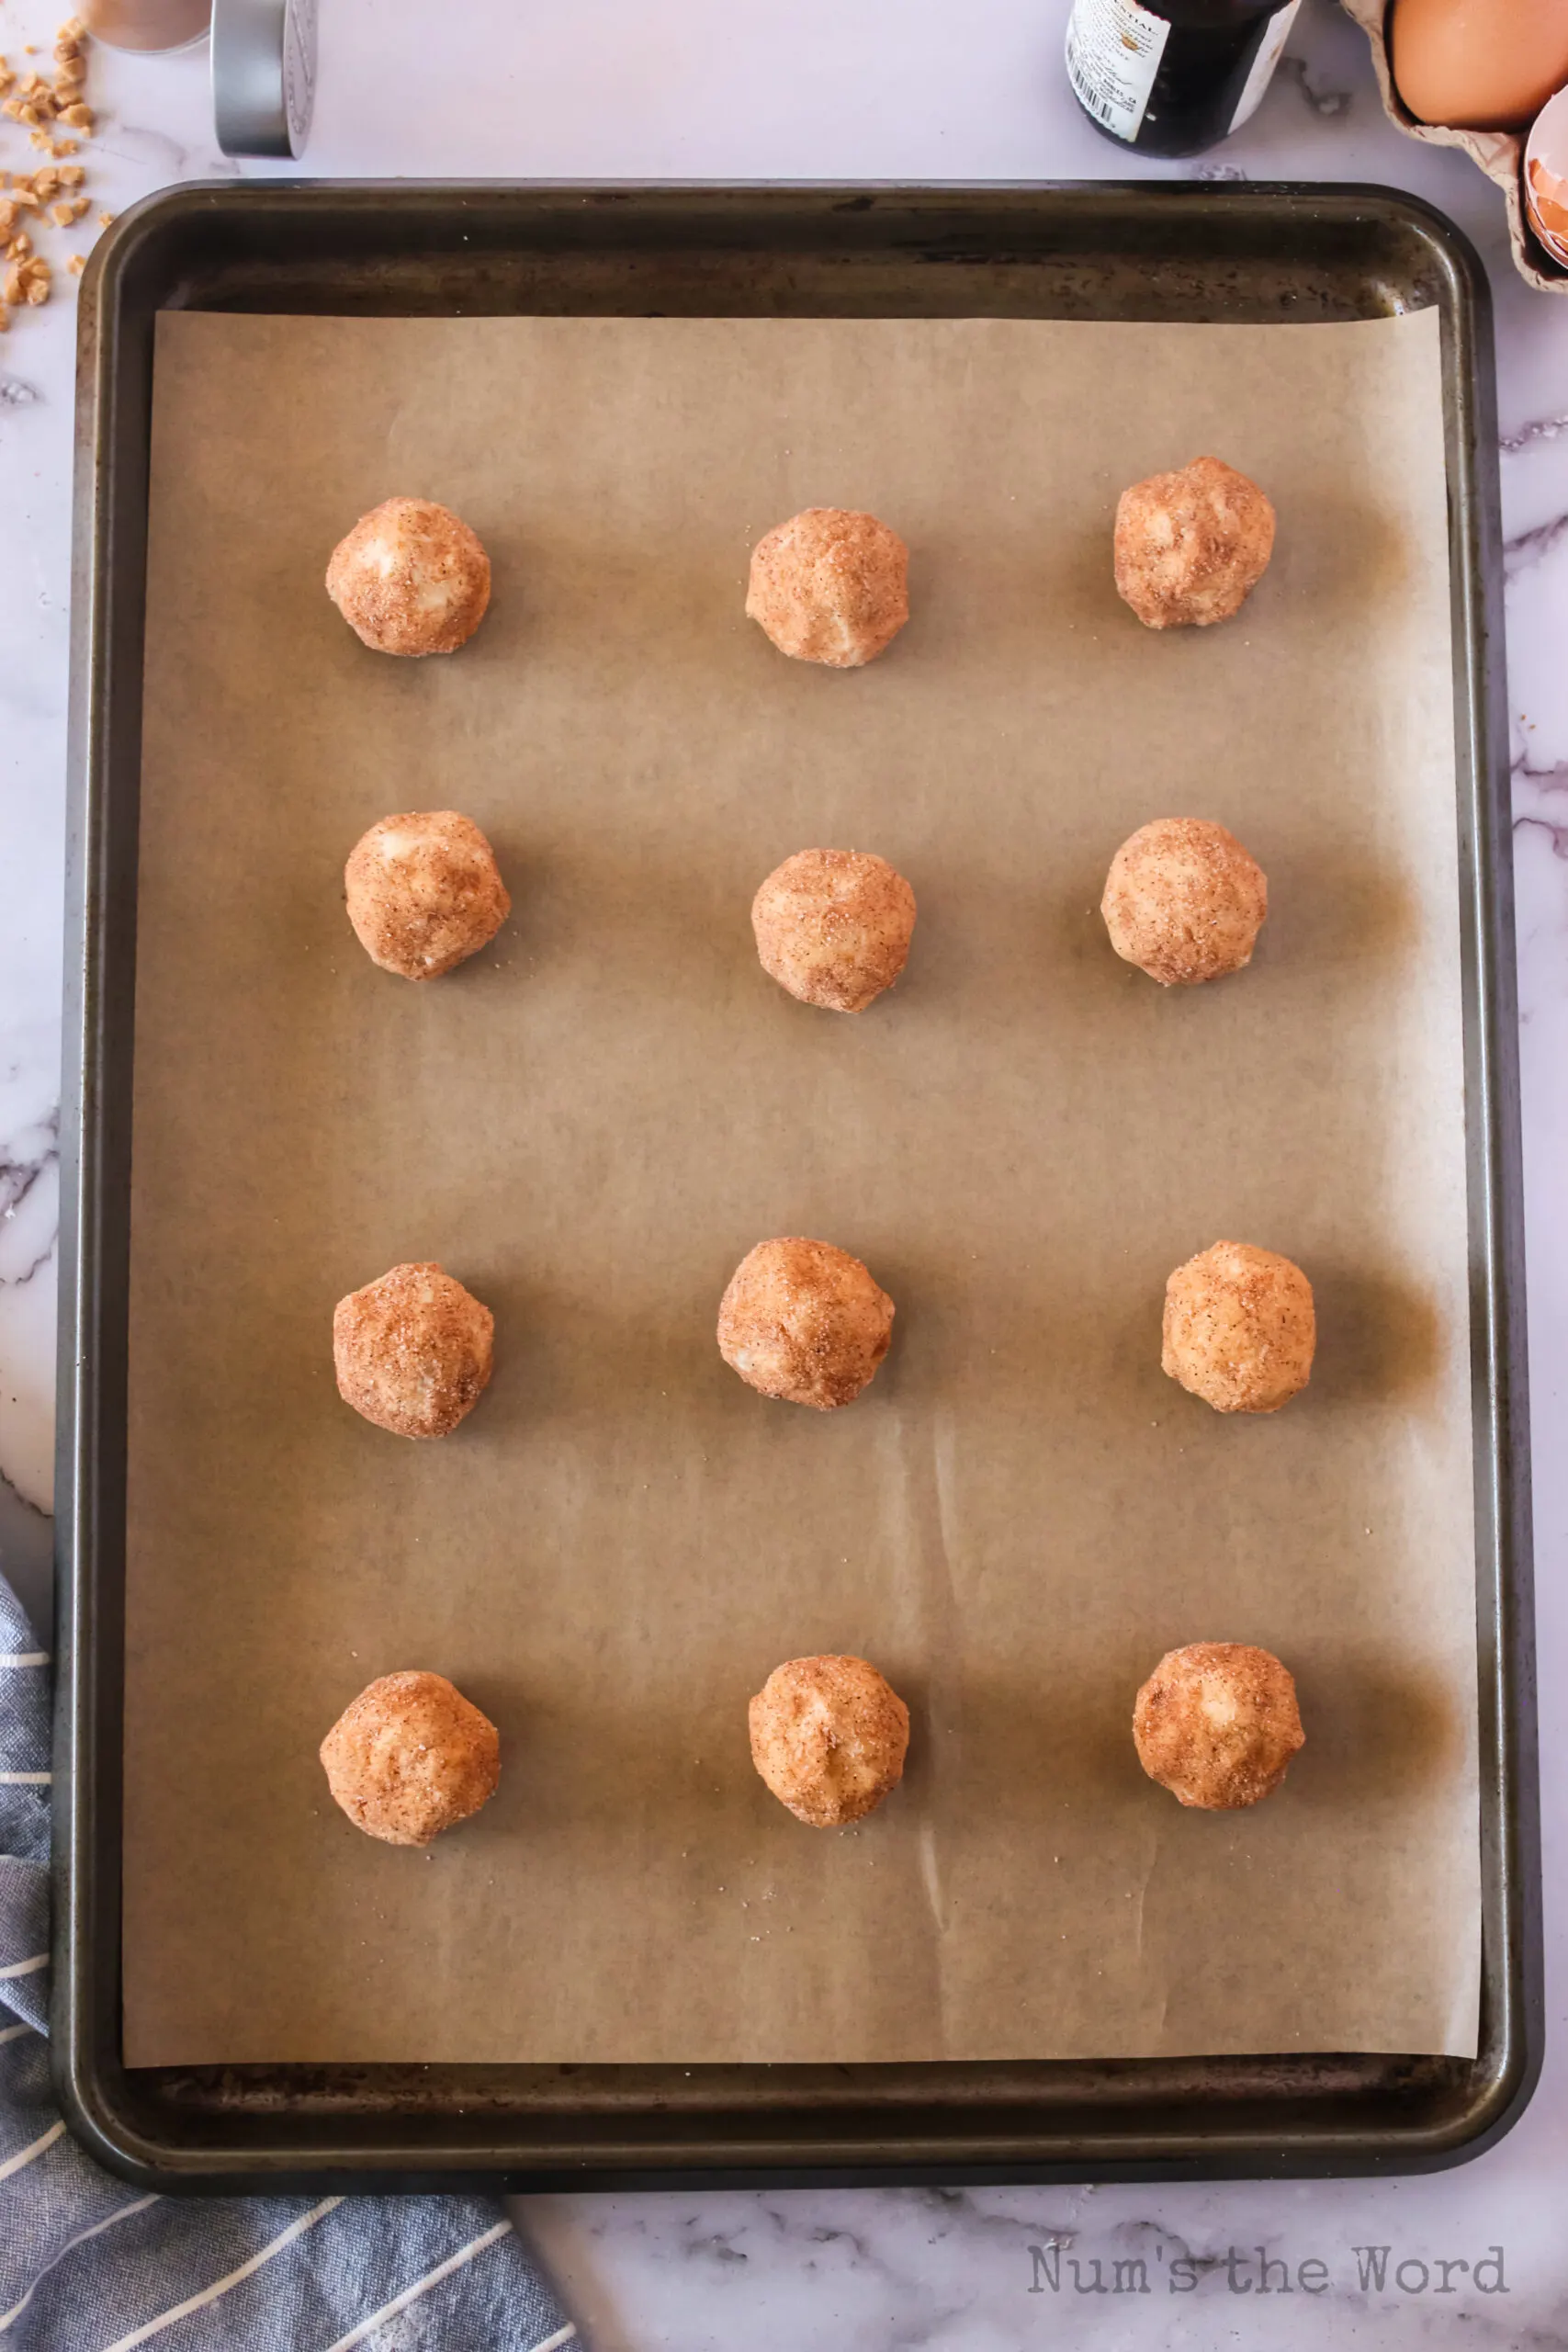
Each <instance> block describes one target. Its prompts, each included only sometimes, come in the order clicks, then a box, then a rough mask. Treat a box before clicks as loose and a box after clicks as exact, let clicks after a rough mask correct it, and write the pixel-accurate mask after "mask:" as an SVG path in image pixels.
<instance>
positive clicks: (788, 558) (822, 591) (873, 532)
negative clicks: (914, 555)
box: [746, 506, 909, 670]
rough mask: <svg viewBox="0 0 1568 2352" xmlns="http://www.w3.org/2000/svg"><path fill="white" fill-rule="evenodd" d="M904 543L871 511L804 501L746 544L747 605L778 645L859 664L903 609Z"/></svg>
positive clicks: (807, 656)
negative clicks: (861, 512) (785, 519)
mask: <svg viewBox="0 0 1568 2352" xmlns="http://www.w3.org/2000/svg"><path fill="white" fill-rule="evenodd" d="M908 570H909V550H908V548H907V547H906V546H905V545H904V542H903V540H902V539H901V538H900V537H898V534H897V531H890V530H889V529H888V527H887V526H886V523H879V522H878V521H877V519H876V517H875V515H857V514H855V513H853V512H852V511H851V510H850V509H848V508H846V507H842V506H808V507H807V509H806V511H805V513H804V514H801V515H795V516H793V517H792V518H791V520H790V521H789V522H787V523H781V524H780V525H779V526H778V527H777V529H776V530H772V531H770V532H769V533H768V535H767V537H766V538H762V539H759V540H758V542H757V544H756V546H755V547H754V548H752V550H751V582H750V588H749V589H748V591H747V595H746V610H747V612H748V614H749V615H750V618H751V619H752V620H754V621H758V622H760V623H761V627H762V628H763V629H764V630H765V631H766V632H767V634H768V636H769V637H771V638H772V639H773V643H774V644H775V645H776V646H777V647H778V649H779V651H780V652H781V653H787V654H789V655H790V656H791V657H792V659H793V660H795V661H796V662H826V663H827V665H828V667H829V669H830V670H859V669H861V668H863V666H864V664H865V663H866V662H874V661H875V659H876V657H877V655H878V654H879V653H881V652H883V651H884V650H886V648H887V647H888V646H889V645H891V644H892V642H893V640H894V639H895V638H896V637H897V634H898V632H899V630H900V629H901V628H903V626H904V623H905V622H906V621H907V620H908V617H909V594H908Z"/></svg>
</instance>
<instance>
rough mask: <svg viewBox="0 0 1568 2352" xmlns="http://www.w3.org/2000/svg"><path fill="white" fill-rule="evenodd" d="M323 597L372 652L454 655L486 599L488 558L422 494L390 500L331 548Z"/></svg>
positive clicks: (478, 618)
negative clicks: (331, 555) (334, 607)
mask: <svg viewBox="0 0 1568 2352" xmlns="http://www.w3.org/2000/svg"><path fill="white" fill-rule="evenodd" d="M327 594H328V595H329V596H330V597H331V598H332V600H333V604H334V605H336V606H337V608H338V610H339V612H340V613H341V614H342V615H343V616H344V620H345V621H346V622H347V623H348V625H349V627H350V628H351V629H352V630H353V631H354V633H355V637H357V638H359V639H362V640H363V642H364V643H365V644H367V645H368V646H370V647H372V648H373V649H374V650H375V651H376V652H378V653H411V654H417V653H456V651H457V648H458V647H459V646H460V645H467V643H468V639H469V638H470V637H472V635H473V633H474V631H475V629H477V628H478V627H479V623H480V622H481V621H482V620H483V618H484V616H485V606H486V605H488V604H489V603H490V558H489V556H488V555H486V553H485V551H484V549H483V548H482V547H481V546H480V545H479V540H478V539H477V538H476V537H475V536H474V534H473V532H472V531H470V530H469V528H468V525H467V524H466V523H463V522H460V521H459V520H458V518H457V515H453V514H450V513H449V512H448V511H447V509H446V507H445V506H437V505H436V504H435V503H434V499H429V498H389V499H386V500H384V501H383V503H381V504H380V505H379V506H374V507H372V508H371V510H370V512H369V514H368V515H362V516H361V517H360V519H359V521H358V522H357V523H356V524H355V526H354V528H353V530H352V531H350V533H349V535H348V537H347V538H346V539H340V540H339V542H338V544H337V546H336V547H335V548H333V560H332V561H331V562H330V563H329V564H328V566H327Z"/></svg>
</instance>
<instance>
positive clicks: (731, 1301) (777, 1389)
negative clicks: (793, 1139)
mask: <svg viewBox="0 0 1568 2352" xmlns="http://www.w3.org/2000/svg"><path fill="white" fill-rule="evenodd" d="M892 1336H893V1301H892V1300H891V1299H890V1298H889V1297H888V1295H887V1294H886V1291H884V1290H879V1289H878V1288H877V1286H876V1284H875V1283H874V1282H873V1280H872V1278H871V1276H870V1275H869V1274H868V1273H867V1272H866V1270H865V1268H864V1267H863V1265H862V1264H861V1261H860V1260H859V1259H858V1258H852V1257H851V1256H850V1253H849V1251H848V1250H835V1249H834V1247H833V1245H832V1243H831V1242H830V1241H802V1240H798V1239H794V1238H785V1239H783V1240H779V1241H759V1242H758V1244H757V1247H756V1248H755V1249H754V1250H750V1251H749V1252H748V1254H747V1255H746V1256H745V1257H744V1258H742V1260H741V1261H740V1263H739V1266H737V1268H736V1269H735V1272H734V1274H733V1275H732V1276H731V1278H730V1283H729V1287H728V1290H727V1291H726V1292H725V1294H724V1296H723V1298H722V1299H721V1300H720V1302H719V1309H718V1348H719V1353H720V1354H721V1355H722V1356H723V1358H724V1361H725V1363H727V1364H728V1365H730V1366H731V1368H732V1369H733V1370H734V1371H736V1372H738V1373H739V1374H740V1377H741V1379H742V1380H744V1381H746V1382H748V1383H749V1384H750V1386H751V1387H753V1388H756V1389H759V1390H760V1391H761V1394H762V1395H763V1396H764V1397H784V1398H785V1399H786V1400H787V1401H788V1402H789V1403H790V1404H792V1405H810V1406H813V1407H814V1408H816V1410H817V1411H818V1412H819V1413H830V1412H832V1411H833V1410H834V1408H836V1407H837V1406H840V1405H848V1404H851V1403H852V1402H853V1400H854V1398H855V1397H858V1396H859V1395H860V1392H861V1390H862V1389H863V1387H864V1386H865V1385H866V1383H867V1381H868V1380H870V1379H871V1377H872V1375H873V1374H874V1372H875V1370H876V1367H877V1365H878V1364H879V1363H881V1362H882V1359H883V1357H884V1356H885V1355H886V1353H887V1347H888V1342H889V1340H891V1339H892Z"/></svg>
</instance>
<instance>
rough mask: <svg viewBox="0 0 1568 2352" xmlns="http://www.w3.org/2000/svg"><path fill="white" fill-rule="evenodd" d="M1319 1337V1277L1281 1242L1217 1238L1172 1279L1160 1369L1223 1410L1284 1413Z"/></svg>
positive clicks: (1308, 1370) (1304, 1378) (1303, 1380)
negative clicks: (1260, 1244) (1266, 1244)
mask: <svg viewBox="0 0 1568 2352" xmlns="http://www.w3.org/2000/svg"><path fill="white" fill-rule="evenodd" d="M1316 1345H1317V1319H1316V1317H1315V1316H1314V1312H1313V1303H1312V1284H1311V1283H1309V1282H1308V1280H1307V1278H1306V1276H1305V1275H1304V1274H1303V1272H1302V1270H1301V1268H1300V1267H1299V1266H1295V1265H1292V1262H1291V1261H1290V1259H1289V1258H1281V1257H1280V1254H1279V1252H1278V1251H1277V1250H1258V1249H1255V1248H1254V1247H1253V1245H1252V1244H1251V1242H1249V1241H1216V1242H1215V1243H1214V1246H1213V1249H1212V1250H1202V1251H1201V1252H1200V1254H1199V1255H1198V1256H1197V1257H1196V1258H1189V1260H1188V1261H1187V1263H1186V1264H1185V1265H1184V1266H1178V1268H1177V1270H1176V1272H1174V1273H1173V1274H1172V1275H1171V1277H1170V1280H1169V1281H1168V1283H1166V1286H1165V1332H1164V1347H1163V1350H1162V1351H1161V1355H1160V1369H1161V1370H1162V1371H1163V1372H1166V1373H1168V1374H1169V1375H1170V1377H1171V1379H1172V1380H1179V1382H1180V1383H1181V1385H1182V1386H1183V1388H1186V1389H1190V1391H1191V1393H1192V1395H1193V1396H1194V1397H1201V1398H1202V1399H1203V1401H1204V1403H1205V1404H1206V1405H1212V1406H1213V1408H1214V1410H1215V1412H1216V1413H1277V1412H1278V1411H1279V1409H1280V1406H1281V1405H1288V1404H1289V1403H1290V1401H1291V1398H1292V1397H1294V1396H1296V1395H1297V1394H1298V1393H1299V1392H1300V1391H1301V1390H1302V1389H1303V1388H1304V1387H1305V1386H1306V1385H1307V1382H1308V1381H1309V1380H1310V1379H1311V1377H1312V1359H1313V1351H1314V1349H1315V1347H1316Z"/></svg>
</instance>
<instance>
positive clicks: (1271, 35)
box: [1225, 0, 1302, 139]
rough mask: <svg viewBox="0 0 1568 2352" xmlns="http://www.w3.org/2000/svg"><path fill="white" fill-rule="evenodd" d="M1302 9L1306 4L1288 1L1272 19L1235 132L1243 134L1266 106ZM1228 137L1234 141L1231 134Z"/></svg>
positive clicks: (1239, 108) (1238, 112) (1246, 88)
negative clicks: (1266, 96) (1267, 92)
mask: <svg viewBox="0 0 1568 2352" xmlns="http://www.w3.org/2000/svg"><path fill="white" fill-rule="evenodd" d="M1301 5H1302V0H1286V6H1284V7H1283V8H1281V9H1280V13H1279V15H1278V16H1277V17H1274V18H1272V19H1271V21H1270V23H1269V29H1268V31H1267V32H1266V33H1265V34H1264V36H1263V46H1262V48H1261V49H1260V50H1259V51H1258V54H1257V56H1256V57H1255V58H1254V59H1253V61H1252V71H1251V73H1250V74H1248V75H1247V81H1246V84H1245V85H1244V87H1243V89H1242V94H1241V96H1240V98H1239V99H1238V100H1237V102H1236V109H1235V114H1233V115H1232V117H1231V130H1240V129H1241V126H1242V124H1243V123H1244V122H1250V120H1251V119H1252V117H1253V116H1254V115H1255V114H1256V113H1257V112H1258V107H1260V106H1261V105H1262V103H1263V93H1264V91H1265V90H1266V89H1267V88H1268V87H1269V83H1270V82H1271V81H1272V80H1273V79H1274V68H1275V66H1276V65H1278V63H1279V62H1280V58H1281V56H1282V55H1283V54H1284V48H1285V43H1286V42H1287V41H1288V40H1290V38H1291V27H1292V25H1293V24H1294V23H1295V21H1296V11H1297V10H1298V8H1300V6H1301ZM1225 137H1226V138H1227V139H1228V138H1229V137H1230V131H1229V130H1227V131H1226V133H1225Z"/></svg>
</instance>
